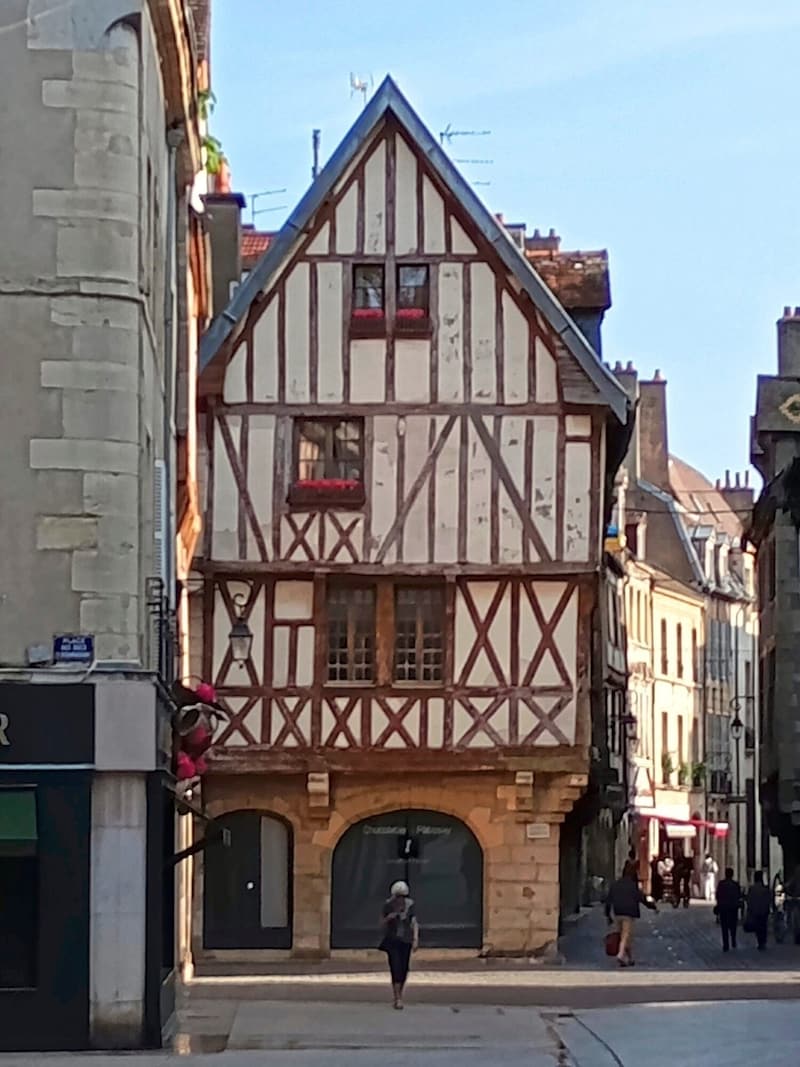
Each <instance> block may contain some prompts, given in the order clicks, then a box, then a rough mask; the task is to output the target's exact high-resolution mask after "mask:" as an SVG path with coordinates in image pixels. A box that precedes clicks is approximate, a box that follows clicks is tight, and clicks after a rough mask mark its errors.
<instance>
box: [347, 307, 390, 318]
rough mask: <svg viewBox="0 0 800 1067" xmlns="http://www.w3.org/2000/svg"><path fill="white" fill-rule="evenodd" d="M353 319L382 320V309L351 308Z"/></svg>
mask: <svg viewBox="0 0 800 1067" xmlns="http://www.w3.org/2000/svg"><path fill="white" fill-rule="evenodd" d="M353 318H354V319H370V320H375V319H382V318H383V308H353Z"/></svg>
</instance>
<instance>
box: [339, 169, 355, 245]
mask: <svg viewBox="0 0 800 1067" xmlns="http://www.w3.org/2000/svg"><path fill="white" fill-rule="evenodd" d="M357 211H358V187H357V186H356V183H355V182H353V183H352V184H351V185H350V188H349V189H348V190H347V192H346V193H345V194H344V196H343V197H342V199H341V200H340V201H339V203H338V204H337V206H336V251H337V252H338V253H339V255H340V256H349V255H352V254H353V252H355V250H356V213H357Z"/></svg>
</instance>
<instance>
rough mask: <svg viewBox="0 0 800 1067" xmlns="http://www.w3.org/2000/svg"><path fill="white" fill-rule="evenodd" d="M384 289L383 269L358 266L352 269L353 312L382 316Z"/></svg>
mask: <svg viewBox="0 0 800 1067" xmlns="http://www.w3.org/2000/svg"><path fill="white" fill-rule="evenodd" d="M384 306H385V287H384V280H383V267H378V266H372V265H369V266H359V267H354V268H353V312H354V313H359V312H361V313H363V312H373V313H379V314H380V315H382V314H383V309H384Z"/></svg>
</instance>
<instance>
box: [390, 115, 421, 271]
mask: <svg viewBox="0 0 800 1067" xmlns="http://www.w3.org/2000/svg"><path fill="white" fill-rule="evenodd" d="M395 146H396V165H395V194H394V220H395V222H394V226H395V229H394V240H395V251H396V252H397V255H398V256H404V255H408V254H410V253H412V252H416V251H417V210H418V207H417V160H416V157H415V156H414V154H413V152H412V151H411V149H410V148H409V147H408V145H407V144H406V142H405V141H404V140H403V138H402V137H399V136H398V137H395Z"/></svg>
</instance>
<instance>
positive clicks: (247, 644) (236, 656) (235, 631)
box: [228, 594, 253, 667]
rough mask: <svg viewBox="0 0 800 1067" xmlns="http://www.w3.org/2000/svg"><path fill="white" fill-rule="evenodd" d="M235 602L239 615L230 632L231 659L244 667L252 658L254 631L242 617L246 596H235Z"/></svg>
mask: <svg viewBox="0 0 800 1067" xmlns="http://www.w3.org/2000/svg"><path fill="white" fill-rule="evenodd" d="M234 604H235V605H236V608H237V611H238V612H239V615H238V617H237V619H236V621H235V622H234V624H233V626H232V627H231V632H230V633H229V634H228V644H229V645H230V649H231V659H232V660H233V662H234V663H238V664H239V666H240V667H243V666H244V664H245V663H247V661H248V660H249V659H250V652H251V650H252V648H253V631H252V630H251V629H250V627H249V626H248V625H247V621H246V620H245V619H244V618H243V617H242V613H243V610H244V597H242V596H241V594H240V595H239V596H237V597H234Z"/></svg>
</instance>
